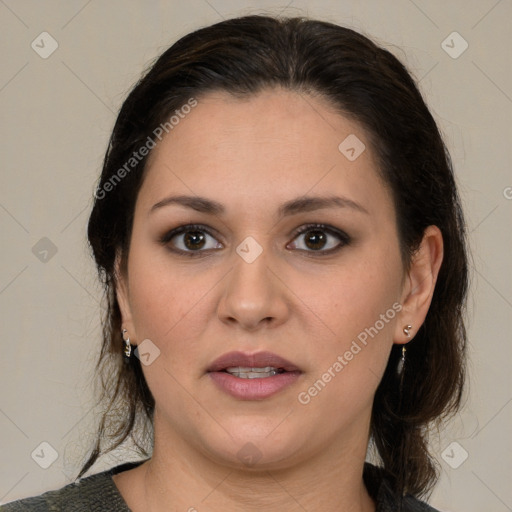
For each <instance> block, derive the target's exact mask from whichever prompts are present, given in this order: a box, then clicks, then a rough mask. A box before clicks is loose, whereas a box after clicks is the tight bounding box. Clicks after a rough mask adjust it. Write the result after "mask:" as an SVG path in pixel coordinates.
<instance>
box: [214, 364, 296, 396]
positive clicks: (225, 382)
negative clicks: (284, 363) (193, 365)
mask: <svg viewBox="0 0 512 512" xmlns="http://www.w3.org/2000/svg"><path fill="white" fill-rule="evenodd" d="M300 374H301V372H299V371H295V372H283V373H278V374H277V375H272V376H271V377H263V378H256V379H241V378H240V377H235V376H234V375H230V374H229V373H227V372H210V373H209V375H210V377H211V378H212V380H213V382H215V384H216V385H217V386H218V387H219V388H220V389H221V390H222V391H224V392H226V393H228V394H229V395H231V396H234V397H235V398H238V399H240V400H263V399H265V398H269V397H271V396H272V395H275V394H276V393H278V392H279V391H282V390H283V389H284V388H286V387H288V386H290V385H291V384H293V383H294V382H295V381H296V380H297V379H298V378H299V376H300Z"/></svg>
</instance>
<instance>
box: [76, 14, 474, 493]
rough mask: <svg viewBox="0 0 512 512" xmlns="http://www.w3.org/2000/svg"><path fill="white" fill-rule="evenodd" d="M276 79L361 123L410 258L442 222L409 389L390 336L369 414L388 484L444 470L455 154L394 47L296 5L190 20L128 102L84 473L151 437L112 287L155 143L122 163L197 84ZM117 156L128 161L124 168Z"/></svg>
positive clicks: (102, 265)
mask: <svg viewBox="0 0 512 512" xmlns="http://www.w3.org/2000/svg"><path fill="white" fill-rule="evenodd" d="M272 87H284V88H286V89H288V90H292V91H296V92H298V93H304V94H311V95H319V96H321V97H323V98H325V99H327V100H328V101H329V103H330V104H331V105H332V106H333V107H334V108H335V109H336V110H337V111H338V112H340V114H343V115H345V116H348V117H350V118H352V119H355V120H357V121H358V122H359V123H360V124H361V126H363V128H364V129H365V130H366V133H367V135H368V136H369V137H370V140H371V143H372V146H373V149H374V152H375V154H376V157H377V158H378V161H379V172H380V174H381V176H382V178H383V179H384V182H385V183H386V184H387V185H388V186H389V188H390V190H391V193H392V195H393V199H394V204H395V209H396V212H397V228H398V233H399V239H400V248H401V253H402V256H403V263H404V267H407V266H408V265H409V264H410V261H411V256H412V255H413V254H414V252H415V250H416V249H417V248H418V246H419V243H420V241H421V239H422V236H423V233H424V230H425V228H426V227H427V226H429V225H436V226H438V227H439V228H440V230H441V232H442V235H443V240H444V260H443V263H442V266H441V269H440V272H439V276H438V280H437V285H436V288H435V292H434V296H433V299H432V304H431V306H430V309H429V312H428V314H427V317H426V320H425V322H424V324H423V325H422V327H421V328H420V329H419V331H418V332H417V334H416V336H415V338H414V341H413V343H411V345H410V348H409V350H408V351H407V363H406V365H405V374H404V385H403V390H402V392H401V393H400V391H399V389H400V387H399V386H398V382H397V377H396V371H395V369H396V366H397V361H398V358H399V356H400V352H399V350H400V348H401V347H399V346H394V347H393V350H392V352H391V356H390V359H389V362H388V366H387V368H386V371H385V373H384V376H383V379H382V381H381V383H380V385H379V387H378V390H377V392H376V395H375V399H374V405H373V412H372V418H371V427H370V428H371V431H370V433H371V441H372V443H373V446H374V447H375V448H376V450H377V452H378V455H379V457H380V459H381V460H380V463H381V465H382V466H383V467H384V468H385V470H387V472H388V474H389V475H390V476H392V477H393V482H394V484H393V485H394V491H395V492H396V493H397V494H398V495H403V493H405V492H408V493H411V494H413V495H416V496H422V495H425V494H428V492H429V491H430V490H431V488H432V485H433V483H434V482H435V480H436V478H437V471H436V465H435V463H434V459H433V458H432V457H431V456H430V455H429V452H428V448H427V441H428V438H427V436H428V428H429V427H430V426H432V424H433V423H435V422H438V421H439V420H441V419H443V418H444V417H445V416H446V415H447V414H448V413H451V412H454V411H456V410H457V409H458V407H459V406H460V403H461V396H462V390H463V384H464V375H465V355H464V352H465V345H466V332H465V326H464V320H463V313H464V307H465V300H466V292H467V285H468V264H467V249H466V241H465V225H464V219H463V214H462V210H461V206H460V200H459V197H458V193H457V189H456V184H455V179H454V175H453V171H452V167H451V162H450V157H449V154H448V152H447V150H446V148H445V145H444V143H443V140H442V137H441V135H440V133H439V130H438V127H437V125H436V123H435V121H434V119H433V117H432V115H431V113H430V111H429V109H428V108H427V106H426V105H425V102H424V100H423V99H422V96H421V94H420V92H419V90H418V88H417V87H416V85H415V83H414V80H413V79H412V78H411V76H410V74H409V73H408V72H407V70H406V69H405V67H404V66H403V65H402V64H401V63H400V61H399V60H397V58H395V57H394V56H393V55H392V54H391V53H390V52H389V51H387V50H385V49H383V48H381V47H379V46H377V45H376V44H374V43H373V42H372V41H370V40H369V39H368V38H366V37H365V36H363V35H361V34H359V33H358V32H355V31H353V30H351V29H348V28H344V27H340V26H338V25H335V24H332V23H327V22H322V21H315V20H310V19H307V18H302V17H301V18H274V17H267V16H246V17H242V18H235V19H229V20H226V21H222V22H220V23H217V24H214V25H212V26H208V27H205V28H202V29H200V30H197V31H195V32H193V33H190V34H188V35H186V36H184V37H183V38H181V39H180V40H179V41H177V42H176V43H175V44H174V45H172V46H171V47H170V48H169V49H167V50H166V51H165V52H164V53H163V54H162V55H161V56H160V57H159V58H158V59H157V60H156V62H155V63H154V64H153V65H152V66H151V67H150V69H149V70H148V71H147V72H146V73H145V75H144V76H143V78H141V80H140V81H139V82H138V83H137V84H136V86H135V87H134V88H133V90H132V91H131V92H130V94H129V96H128V97H127V99H126V101H125V102H124V104H123V105H122V107H121V110H120V112H119V115H118V118H117V121H116V123H115V126H114V129H113V133H112V135H111V138H110V144H109V147H108V150H107V152H106V155H105V160H104V165H103V171H102V174H101V178H100V182H99V185H98V190H97V192H96V194H95V202H94V207H93V210H92V213H91V216H90V219H89V226H88V236H89V242H90V245H91V247H92V251H93V254H94V258H95V260H96V264H97V266H98V269H99V273H100V277H101V279H102V282H103V284H104V287H105V293H106V302H107V310H106V315H105V316H106V317H105V321H104V333H103V347H102V350H101V354H100V359H99V362H98V366H99V373H100V375H101V378H102V380H101V384H102V389H103V397H102V398H103V400H105V401H106V409H105V411H104V414H103V417H102V419H101V422H100V425H99V431H98V437H97V441H96V444H95V446H94V448H93V451H92V453H91V454H90V457H89V459H88V460H87V462H86V463H85V464H84V466H83V468H82V471H81V473H80V475H79V476H81V475H83V474H84V473H85V472H86V471H87V470H88V469H89V468H90V467H91V466H92V464H93V463H94V462H95V461H96V460H97V458H98V457H99V456H100V455H102V454H104V453H107V452H109V451H111V450H112V449H114V448H116V447H118V446H119V445H120V444H121V443H123V442H125V441H126V440H127V439H129V438H130V439H132V440H133V441H134V442H135V443H136V445H137V446H138V447H139V449H140V451H141V454H142V455H147V454H148V453H149V452H150V451H151V445H152V417H153V411H154V399H153V397H152V395H151V392H150V390H149V389H148V386H147V384H146V381H145V379H144V376H143V374H142V371H141V366H140V362H139V360H138V358H136V357H132V358H131V361H130V363H129V364H124V363H123V355H122V351H123V343H122V341H121V337H120V331H121V315H120V311H119V305H118V303H117V300H116V296H115V291H114V287H115V273H114V261H115V255H116V251H120V253H121V254H122V255H123V257H124V258H125V259H126V255H127V252H128V249H129V241H130V235H131V227H132V220H133V213H134V207H135V202H136V199H137V194H138V191H139V189H140V186H141V184H142V180H143V176H144V173H143V171H144V168H145V164H146V161H147V156H145V157H144V158H141V159H140V161H137V162H136V163H134V162H132V164H133V165H132V166H131V167H127V166H126V163H127V162H128V161H129V159H130V158H131V157H132V155H133V154H134V153H135V152H138V151H139V149H140V148H141V147H142V146H144V145H147V144H148V140H149V139H148V138H151V137H154V132H155V129H156V128H157V127H158V126H160V125H161V124H162V123H165V122H167V121H168V119H169V116H171V115H172V114H173V113H174V112H175V111H176V110H179V109H180V108H181V107H182V106H183V105H185V104H187V102H188V101H189V100H190V98H199V97H200V96H201V95H204V94H206V93H208V92H211V91H214V90H217V91H224V92H228V93H231V94H233V95H237V96H250V95H253V94H256V93H257V92H259V91H261V90H263V89H266V88H272ZM130 165H131V164H130ZM123 166H124V167H123ZM122 168H124V169H125V171H127V172H124V173H119V170H120V169H122ZM120 174H122V179H116V176H117V178H119V176H120ZM108 183H110V186H108ZM98 192H99V193H98Z"/></svg>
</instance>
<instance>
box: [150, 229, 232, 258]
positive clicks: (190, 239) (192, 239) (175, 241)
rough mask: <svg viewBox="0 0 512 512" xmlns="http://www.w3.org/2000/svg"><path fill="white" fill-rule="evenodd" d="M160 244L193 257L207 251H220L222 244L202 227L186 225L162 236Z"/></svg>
mask: <svg viewBox="0 0 512 512" xmlns="http://www.w3.org/2000/svg"><path fill="white" fill-rule="evenodd" d="M160 242H161V243H162V244H163V245H165V246H167V247H169V248H170V249H171V250H172V251H174V252H178V253H183V254H186V255H193V253H197V254H200V253H202V252H206V251H207V250H209V249H220V248H222V244H221V243H220V242H218V241H217V239H216V238H214V237H213V236H212V235H211V234H210V233H209V231H208V230H207V229H206V228H204V227H202V226H195V225H186V226H180V227H178V228H176V229H173V230H172V231H170V232H169V233H167V234H166V235H164V236H163V237H162V238H161V240H160Z"/></svg>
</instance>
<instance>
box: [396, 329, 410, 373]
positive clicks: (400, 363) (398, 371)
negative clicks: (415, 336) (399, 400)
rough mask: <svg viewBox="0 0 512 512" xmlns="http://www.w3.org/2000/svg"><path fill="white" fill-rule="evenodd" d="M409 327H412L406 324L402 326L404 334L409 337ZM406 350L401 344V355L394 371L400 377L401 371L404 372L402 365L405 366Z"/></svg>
mask: <svg viewBox="0 0 512 512" xmlns="http://www.w3.org/2000/svg"><path fill="white" fill-rule="evenodd" d="M411 329H412V325H406V326H405V327H404V334H405V335H406V336H407V337H408V338H410V337H411ZM406 352H407V349H406V348H405V345H402V357H401V358H400V360H399V361H398V366H397V368H396V373H397V374H398V375H399V376H400V377H402V375H403V372H404V366H405V353H406Z"/></svg>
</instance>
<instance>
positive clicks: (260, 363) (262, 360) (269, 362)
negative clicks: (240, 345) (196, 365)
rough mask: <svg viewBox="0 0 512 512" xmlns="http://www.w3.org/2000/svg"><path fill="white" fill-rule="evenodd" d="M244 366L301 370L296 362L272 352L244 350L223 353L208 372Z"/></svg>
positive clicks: (289, 370)
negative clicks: (293, 362) (245, 351)
mask: <svg viewBox="0 0 512 512" xmlns="http://www.w3.org/2000/svg"><path fill="white" fill-rule="evenodd" d="M236 366H242V367H246V368H265V367H267V366H271V367H273V368H281V369H283V370H286V371H288V372H293V371H300V369H299V368H298V367H297V366H295V365H294V364H292V363H290V361H287V360H286V359H284V358H283V357H281V356H278V355H277V354H273V353H272V352H256V353H255V354H246V353H244V352H228V353H226V354H223V355H221V356H220V357H218V358H217V359H215V361H214V362H213V363H212V364H211V365H210V366H209V367H208V370H207V371H208V372H218V371H221V370H225V369H226V368H231V367H236Z"/></svg>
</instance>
